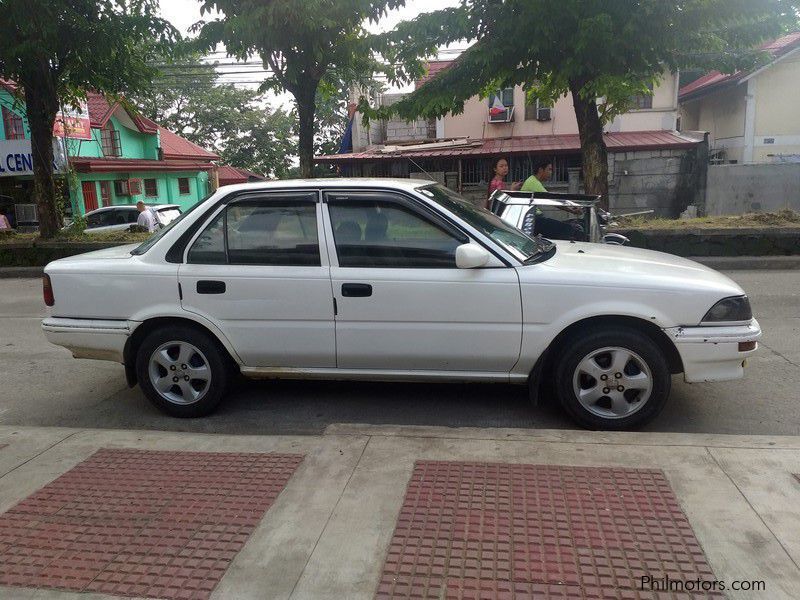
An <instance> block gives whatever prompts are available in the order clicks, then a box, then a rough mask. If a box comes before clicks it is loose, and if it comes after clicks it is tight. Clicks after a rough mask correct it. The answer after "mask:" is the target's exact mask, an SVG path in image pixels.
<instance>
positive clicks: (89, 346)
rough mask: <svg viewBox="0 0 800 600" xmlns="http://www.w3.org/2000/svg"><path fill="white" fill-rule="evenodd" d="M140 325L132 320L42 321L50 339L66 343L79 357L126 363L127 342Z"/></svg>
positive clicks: (61, 343)
mask: <svg viewBox="0 0 800 600" xmlns="http://www.w3.org/2000/svg"><path fill="white" fill-rule="evenodd" d="M136 325H138V323H133V322H131V321H109V320H96V319H63V318H58V317H49V318H47V319H45V320H44V321H42V331H43V332H44V336H45V337H46V338H47V341H48V342H50V343H51V344H55V345H56V346H63V347H64V348H66V349H67V350H69V351H70V352H72V355H73V356H74V357H75V358H93V359H96V360H111V361H114V362H118V363H123V362H124V358H123V351H124V349H125V342H127V341H128V337H129V336H130V335H131V333H133V329H134V328H135V326H136Z"/></svg>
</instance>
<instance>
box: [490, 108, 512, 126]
mask: <svg viewBox="0 0 800 600" xmlns="http://www.w3.org/2000/svg"><path fill="white" fill-rule="evenodd" d="M513 120H514V107H513V106H509V107H508V108H506V109H505V110H504V111H503V112H499V113H497V114H494V115H493V114H492V113H489V123H510V122H511V121H513Z"/></svg>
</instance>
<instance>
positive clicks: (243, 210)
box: [188, 197, 321, 266]
mask: <svg viewBox="0 0 800 600" xmlns="http://www.w3.org/2000/svg"><path fill="white" fill-rule="evenodd" d="M188 261H189V262H190V263H195V264H222V263H229V264H239V265H272V266H319V265H320V264H321V261H320V252H319V237H318V234H317V213H316V202H315V201H314V200H313V197H311V198H310V199H309V200H299V199H298V200H283V199H274V200H272V199H271V200H263V201H253V200H248V201H243V202H238V203H232V204H230V205H228V206H227V207H226V208H225V209H224V210H223V211H222V212H220V213H219V214H218V215H217V216H216V217H215V218H214V219H213V220H212V222H211V223H209V225H208V226H207V227H206V228H205V230H203V232H202V233H201V234H200V235H199V236H198V238H197V239H196V240H195V242H194V244H192V247H191V248H190V250H189V254H188Z"/></svg>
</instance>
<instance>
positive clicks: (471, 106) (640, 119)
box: [444, 73, 678, 139]
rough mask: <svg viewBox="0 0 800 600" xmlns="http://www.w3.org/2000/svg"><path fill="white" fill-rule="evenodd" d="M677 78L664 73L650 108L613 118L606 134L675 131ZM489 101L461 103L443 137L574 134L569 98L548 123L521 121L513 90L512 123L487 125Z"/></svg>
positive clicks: (519, 100) (521, 98) (521, 104)
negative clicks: (460, 109)
mask: <svg viewBox="0 0 800 600" xmlns="http://www.w3.org/2000/svg"><path fill="white" fill-rule="evenodd" d="M676 90H677V77H676V75H673V74H671V73H665V74H664V78H663V80H662V81H661V83H660V84H659V85H658V86H657V87H656V88H655V89H654V90H653V108H652V109H642V110H632V111H630V112H628V113H626V114H624V115H621V116H619V117H617V118H616V119H615V120H614V121H613V122H612V123H609V125H608V126H607V127H606V130H607V131H614V132H616V131H653V130H663V129H666V130H672V129H675V121H676V118H677V115H678V103H677V96H676ZM488 115H489V101H488V99H486V98H484V99H483V100H481V99H480V98H478V97H477V96H474V97H472V98H470V99H469V100H467V102H465V103H464V112H463V113H461V114H459V115H453V114H448V115H446V116H445V117H444V135H445V137H471V138H476V139H484V138H500V137H511V136H514V137H517V136H531V135H562V134H568V133H578V122H577V121H576V119H575V109H574V108H573V104H572V96H570V95H569V94H567V95H565V96H562V97H561V98H559V99H558V101H557V102H556V103H555V106H553V110H552V113H551V116H552V118H551V120H550V121H536V120H535V119H531V120H526V119H525V92H524V90H523V89H522V88H521V87H520V86H517V87H515V88H514V121H513V122H512V123H489V122H488Z"/></svg>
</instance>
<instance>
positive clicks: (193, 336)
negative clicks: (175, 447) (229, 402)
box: [136, 327, 229, 417]
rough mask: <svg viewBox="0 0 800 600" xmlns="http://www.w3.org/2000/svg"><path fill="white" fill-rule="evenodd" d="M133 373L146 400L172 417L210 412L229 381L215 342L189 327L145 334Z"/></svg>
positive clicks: (159, 330)
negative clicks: (135, 373) (135, 372)
mask: <svg viewBox="0 0 800 600" xmlns="http://www.w3.org/2000/svg"><path fill="white" fill-rule="evenodd" d="M136 371H137V377H138V379H139V385H140V386H141V388H142V391H144V393H145V395H146V396H147V398H148V399H149V400H150V401H151V402H152V403H153V404H155V405H156V406H157V407H158V408H159V409H161V410H162V411H164V412H165V413H167V414H169V415H172V416H173V417H202V416H205V415H208V414H210V413H211V412H213V411H214V409H215V408H216V407H217V405H218V404H219V403H220V401H221V400H222V398H223V396H224V394H225V389H226V388H227V384H228V379H229V374H228V367H227V364H226V362H225V358H224V356H223V355H222V352H221V351H220V349H219V347H218V346H217V344H216V341H215V340H213V339H211V338H210V337H209V336H208V335H206V334H204V333H202V332H200V331H197V330H195V329H192V328H189V327H166V328H163V329H158V330H156V331H154V332H152V333H151V334H149V335H148V336H147V337H146V338H145V339H144V341H143V342H142V345H141V346H140V347H139V352H138V353H137V358H136Z"/></svg>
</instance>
